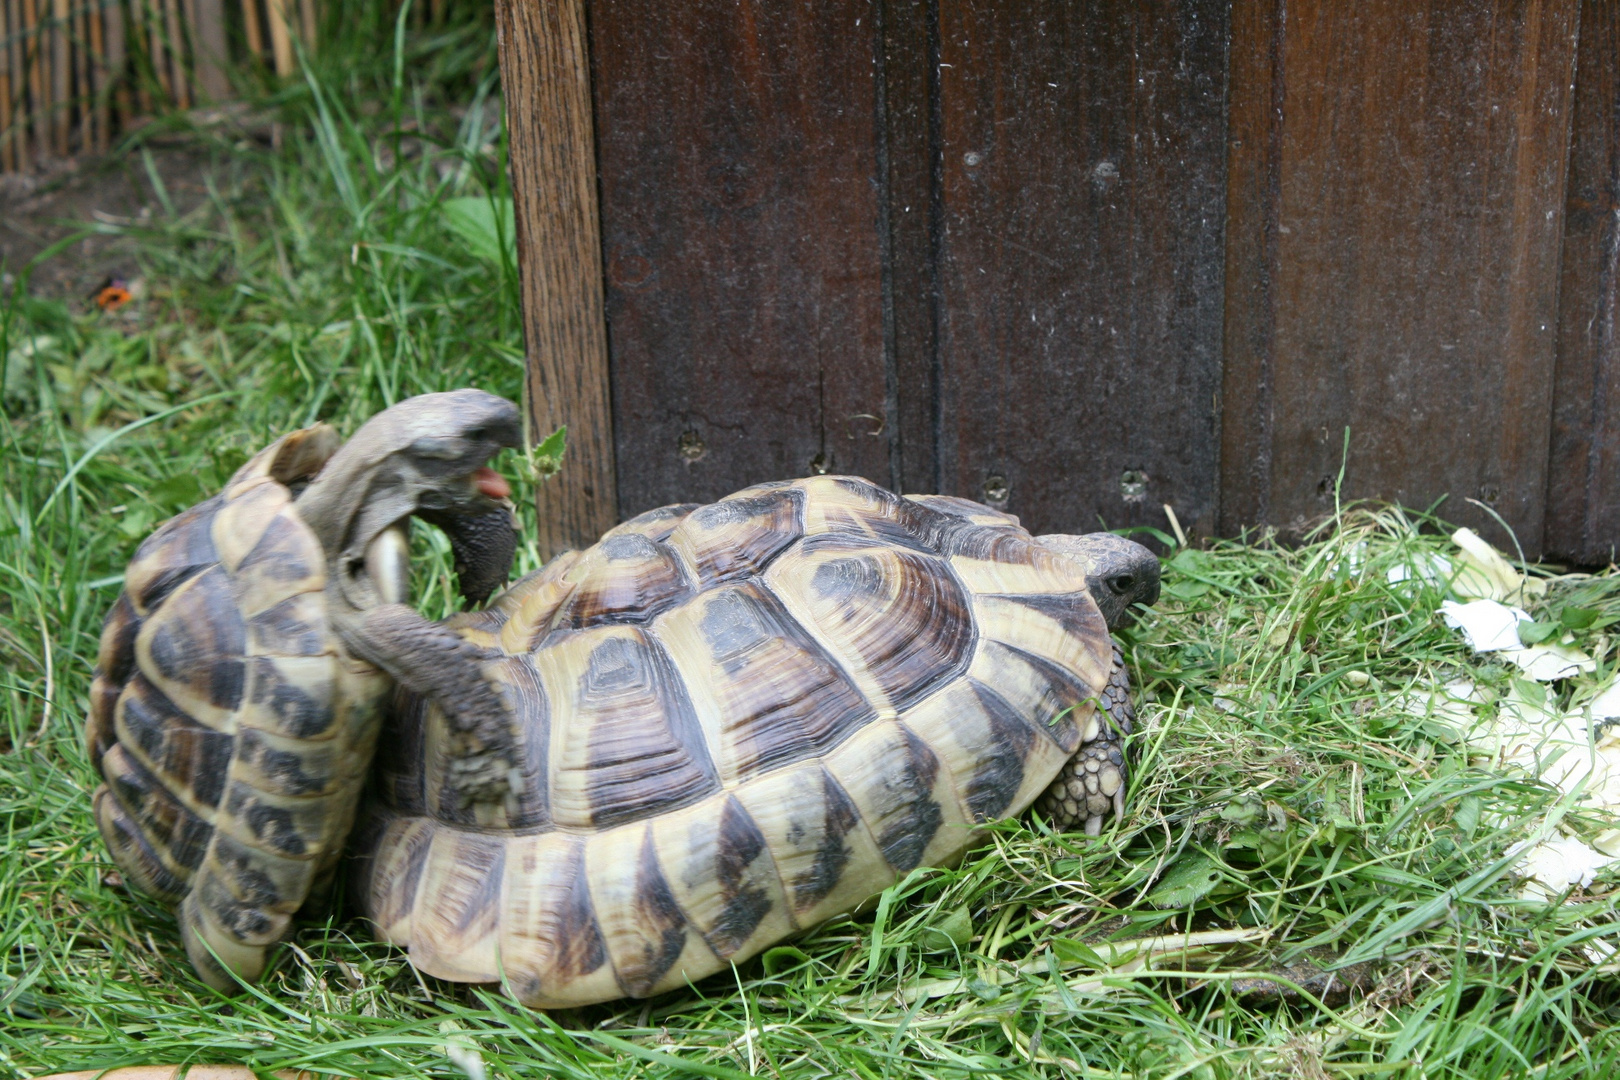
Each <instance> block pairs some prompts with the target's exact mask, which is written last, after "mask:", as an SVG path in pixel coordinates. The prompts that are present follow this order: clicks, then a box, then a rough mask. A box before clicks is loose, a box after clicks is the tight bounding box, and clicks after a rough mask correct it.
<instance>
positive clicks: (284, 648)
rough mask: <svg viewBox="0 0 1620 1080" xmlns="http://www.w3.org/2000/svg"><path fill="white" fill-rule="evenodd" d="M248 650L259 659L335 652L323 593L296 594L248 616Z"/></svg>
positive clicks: (246, 627) (246, 642) (246, 626)
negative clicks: (327, 622) (329, 634)
mask: <svg viewBox="0 0 1620 1080" xmlns="http://www.w3.org/2000/svg"><path fill="white" fill-rule="evenodd" d="M245 629H246V631H247V633H246V641H245V646H246V650H247V652H248V653H249V654H250V655H256V656H321V655H323V654H327V653H330V652H331V651H332V642H331V639H330V638H329V637H328V635H327V629H326V605H325V603H324V602H323V601H322V597H321V594H320V593H295V594H293V595H292V596H289V597H288V598H287V599H285V600H283V601H281V602H280V603H279V604H276V605H275V606H273V607H268V608H265V609H263V610H261V611H259V612H258V613H257V614H255V615H252V616H249V617H248V619H247V620H246V623H245Z"/></svg>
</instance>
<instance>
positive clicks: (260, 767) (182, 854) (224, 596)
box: [86, 425, 391, 988]
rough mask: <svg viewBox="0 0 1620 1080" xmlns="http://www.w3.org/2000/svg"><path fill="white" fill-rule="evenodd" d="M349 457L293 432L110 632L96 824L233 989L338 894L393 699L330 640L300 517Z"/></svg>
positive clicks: (245, 474)
mask: <svg viewBox="0 0 1620 1080" xmlns="http://www.w3.org/2000/svg"><path fill="white" fill-rule="evenodd" d="M336 445H337V439H336V436H335V433H334V432H333V431H332V429H331V428H328V427H326V426H324V425H321V426H318V427H316V428H310V429H306V430H304V431H299V432H294V433H293V434H291V435H288V436H286V437H284V438H282V439H280V440H278V441H277V442H275V443H274V444H272V445H271V446H269V447H267V448H266V449H265V450H264V451H262V452H260V453H259V454H258V455H256V456H255V457H254V458H253V459H252V460H250V461H249V462H248V463H247V464H246V465H244V466H243V467H242V468H241V469H240V470H239V471H238V472H237V473H236V475H235V476H233V477H232V478H231V480H230V482H229V483H228V484H227V485H226V486H225V489H224V490H223V491H222V492H221V493H220V494H218V495H216V496H214V497H213V498H211V499H208V500H207V501H206V502H203V503H201V504H199V505H197V506H195V507H193V508H191V509H190V510H187V511H186V512H184V513H182V514H180V515H178V516H177V517H174V518H172V519H170V520H169V521H168V522H167V523H165V524H164V525H163V526H162V527H161V528H160V529H158V531H157V532H155V533H154V534H153V535H152V536H151V537H149V538H148V539H147V540H146V541H145V542H144V543H142V544H141V546H140V548H139V550H138V551H137V552H136V555H135V558H134V560H133V561H132V562H131V563H130V565H129V568H128V570H127V571H126V572H125V576H124V588H123V591H122V592H121V593H120V594H119V597H118V600H117V602H116V603H115V605H114V606H113V609H112V611H111V613H110V614H109V615H108V617H107V622H106V625H105V627H104V629H103V630H102V635H101V648H100V652H99V654H98V656H97V666H96V673H95V676H94V680H93V682H92V685H91V694H90V714H89V718H88V721H87V724H86V741H87V743H88V749H89V753H90V759H91V761H92V763H93V765H94V767H95V768H96V769H97V770H98V771H99V772H100V774H101V776H102V778H103V779H104V781H105V782H104V783H103V784H101V786H100V787H99V788H98V789H97V790H96V793H95V796H94V805H95V816H96V823H97V825H98V826H99V827H100V830H101V834H102V836H103V838H104V839H105V840H106V842H107V847H108V848H109V850H110V851H111V852H112V855H113V859H114V861H115V862H116V863H117V864H118V866H119V868H120V869H121V870H122V871H123V873H124V876H125V878H126V879H127V880H128V881H130V882H131V883H133V884H135V885H137V886H139V887H140V888H142V889H144V890H145V891H146V892H148V893H150V894H152V895H153V896H154V897H157V898H158V899H159V900H162V901H163V902H165V903H167V904H170V905H180V906H181V925H182V929H183V933H184V937H185V941H186V948H187V951H188V953H190V955H191V959H192V961H193V963H194V965H195V966H196V967H197V970H198V971H199V973H201V974H202V975H203V977H204V978H205V979H207V980H208V981H209V982H211V983H213V984H214V985H216V986H220V987H222V988H226V987H229V986H231V985H233V984H234V980H233V979H232V978H231V977H230V976H229V975H228V974H227V973H226V972H225V971H223V970H221V963H222V964H223V966H224V967H225V968H229V969H230V970H231V971H234V972H235V973H236V974H237V975H240V976H242V977H243V978H246V979H249V980H251V979H254V978H256V977H257V976H258V974H259V973H260V971H261V970H262V968H263V965H264V953H265V950H266V948H267V947H268V946H269V945H271V944H273V943H274V942H276V941H278V940H279V939H280V938H281V937H282V936H283V935H284V934H285V933H286V930H287V928H288V924H289V921H290V919H291V917H292V915H293V914H294V912H296V911H297V910H298V908H299V907H300V905H301V904H303V902H304V900H305V899H306V897H308V896H309V895H310V894H311V893H319V892H321V891H323V890H324V888H325V887H326V886H327V885H328V884H329V883H330V881H331V878H332V874H333V871H334V868H335V866H336V864H337V861H338V859H339V857H340V856H341V854H342V846H343V841H344V838H345V837H346V836H347V835H348V832H349V830H350V827H351V826H352V823H353V820H354V811H355V805H356V803H357V802H358V799H359V794H360V791H361V789H362V788H363V786H364V780H365V774H364V770H365V768H366V764H367V762H369V760H370V755H371V751H372V747H373V745H374V743H375V741H376V735H377V728H378V723H379V720H380V717H381V708H380V706H381V704H382V700H383V698H384V697H385V696H386V694H387V692H388V689H389V686H390V685H391V684H390V683H389V681H388V680H387V679H386V678H385V677H384V676H383V675H382V674H381V673H380V672H379V671H377V670H376V669H375V668H373V667H371V666H370V665H369V664H365V663H363V662H360V661H357V660H354V659H352V658H350V657H349V656H347V655H346V654H344V653H343V652H342V650H341V649H340V648H339V646H338V645H337V643H336V637H335V635H333V634H331V633H329V632H328V628H327V625H326V601H325V596H324V593H323V590H324V589H325V586H326V558H325V556H324V554H323V553H322V550H321V546H320V544H319V542H318V541H317V540H316V538H315V536H314V534H313V533H312V532H311V531H310V530H309V528H308V527H307V526H306V525H305V524H304V522H303V521H302V519H301V518H300V517H299V515H298V513H297V511H296V508H295V507H294V505H293V501H292V500H293V490H292V486H294V485H298V484H300V483H301V482H302V481H305V480H307V479H308V478H309V477H310V476H312V475H314V473H315V472H317V471H318V470H319V469H320V467H321V465H322V464H323V463H324V462H325V461H326V459H327V458H328V457H329V456H330V455H331V454H332V452H333V451H334V449H335V448H336ZM210 950H211V951H212V954H211V953H210ZM216 956H217V958H218V961H216V960H215V957H216Z"/></svg>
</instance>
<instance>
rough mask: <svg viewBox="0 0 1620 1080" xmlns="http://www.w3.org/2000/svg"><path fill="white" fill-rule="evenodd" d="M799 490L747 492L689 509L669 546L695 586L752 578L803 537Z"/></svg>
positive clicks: (802, 496)
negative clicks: (683, 563) (692, 578)
mask: <svg viewBox="0 0 1620 1080" xmlns="http://www.w3.org/2000/svg"><path fill="white" fill-rule="evenodd" d="M804 504H805V497H804V492H802V491H800V490H798V489H797V488H793V487H786V486H780V487H771V488H768V489H764V488H750V489H748V490H747V491H739V492H738V493H737V494H735V495H732V496H731V497H729V498H726V499H721V500H720V501H719V502H717V503H710V504H709V505H708V506H704V507H701V508H699V509H697V510H693V511H692V512H691V513H689V514H687V515H686V517H685V518H684V519H682V521H681V523H680V525H679V526H677V527H676V528H675V530H674V531H673V532H671V533H670V535H669V539H668V544H669V546H670V547H671V548H673V549H674V550H675V551H677V552H679V553H680V556H681V558H682V559H684V560H685V562H686V564H687V566H689V567H691V569H692V571H693V574H694V575H695V577H696V579H697V582H698V587H699V588H703V589H706V588H709V587H710V586H713V585H717V584H721V583H723V582H727V581H734V580H737V579H739V578H744V577H751V576H753V575H755V574H758V573H759V572H760V571H762V570H763V569H765V567H767V566H769V565H770V564H771V562H772V560H774V559H775V558H776V557H777V556H779V555H780V554H781V553H782V552H783V551H785V550H786V549H787V547H788V546H789V545H790V544H792V543H793V542H794V541H795V540H797V539H799V537H801V536H803V535H804Z"/></svg>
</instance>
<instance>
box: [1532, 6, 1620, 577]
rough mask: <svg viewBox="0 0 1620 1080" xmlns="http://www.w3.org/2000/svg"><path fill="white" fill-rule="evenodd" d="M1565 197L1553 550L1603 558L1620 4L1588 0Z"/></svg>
mask: <svg viewBox="0 0 1620 1080" xmlns="http://www.w3.org/2000/svg"><path fill="white" fill-rule="evenodd" d="M1574 108H1575V113H1574V124H1573V128H1572V132H1571V143H1570V153H1569V186H1568V194H1567V196H1566V201H1565V204H1564V207H1565V209H1564V241H1563V280H1562V283H1561V285H1560V288H1559V305H1558V308H1559V310H1558V369H1557V376H1556V380H1555V382H1554V386H1553V414H1552V453H1551V458H1550V463H1549V466H1548V470H1547V544H1546V546H1547V551H1548V552H1549V553H1551V554H1552V555H1554V556H1556V557H1558V558H1564V559H1572V560H1574V561H1576V562H1580V563H1586V564H1604V563H1609V562H1613V561H1614V560H1615V558H1616V547H1617V546H1620V11H1617V10H1616V8H1615V5H1614V4H1613V3H1610V2H1607V0H1586V2H1585V3H1584V4H1582V5H1581V27H1580V57H1579V60H1578V64H1577V68H1576V72H1575V106H1574Z"/></svg>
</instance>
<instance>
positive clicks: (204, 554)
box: [124, 495, 222, 616]
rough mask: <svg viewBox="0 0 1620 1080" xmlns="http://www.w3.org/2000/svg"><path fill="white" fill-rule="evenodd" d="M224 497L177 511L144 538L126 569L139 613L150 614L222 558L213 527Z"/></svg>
mask: <svg viewBox="0 0 1620 1080" xmlns="http://www.w3.org/2000/svg"><path fill="white" fill-rule="evenodd" d="M221 502H222V500H221V498H220V497H219V496H218V495H215V496H214V497H213V498H211V499H208V500H205V501H204V502H201V503H198V504H197V505H196V506H193V507H192V508H191V509H189V510H186V511H183V512H182V513H179V514H176V515H175V516H174V517H172V518H170V519H169V520H168V521H166V522H164V523H163V525H162V526H160V527H159V528H158V530H157V532H155V533H153V534H152V535H151V536H149V537H147V538H146V539H145V540H144V541H142V542H141V546H140V547H138V548H136V549H135V557H134V558H133V559H131V560H130V563H129V566H128V567H127V568H126V569H125V570H124V591H125V593H127V594H128V595H129V597H130V600H131V601H132V602H133V604H134V607H135V613H136V614H138V615H143V616H144V615H148V614H150V613H151V612H152V610H153V609H154V608H156V607H157V606H158V605H159V604H162V603H163V601H164V600H166V599H167V598H168V596H169V594H170V593H172V592H173V591H174V590H175V589H176V588H178V587H179V586H180V585H182V584H184V583H185V582H187V581H189V580H191V578H193V577H195V576H196V575H197V574H199V573H201V572H202V571H204V570H207V569H208V568H209V567H210V566H213V565H214V564H215V563H216V562H218V558H219V557H218V553H217V552H216V551H215V550H214V542H213V539H212V538H211V537H210V536H209V528H210V526H211V525H212V523H213V520H214V515H215V514H216V513H218V512H219V508H220V505H221Z"/></svg>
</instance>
